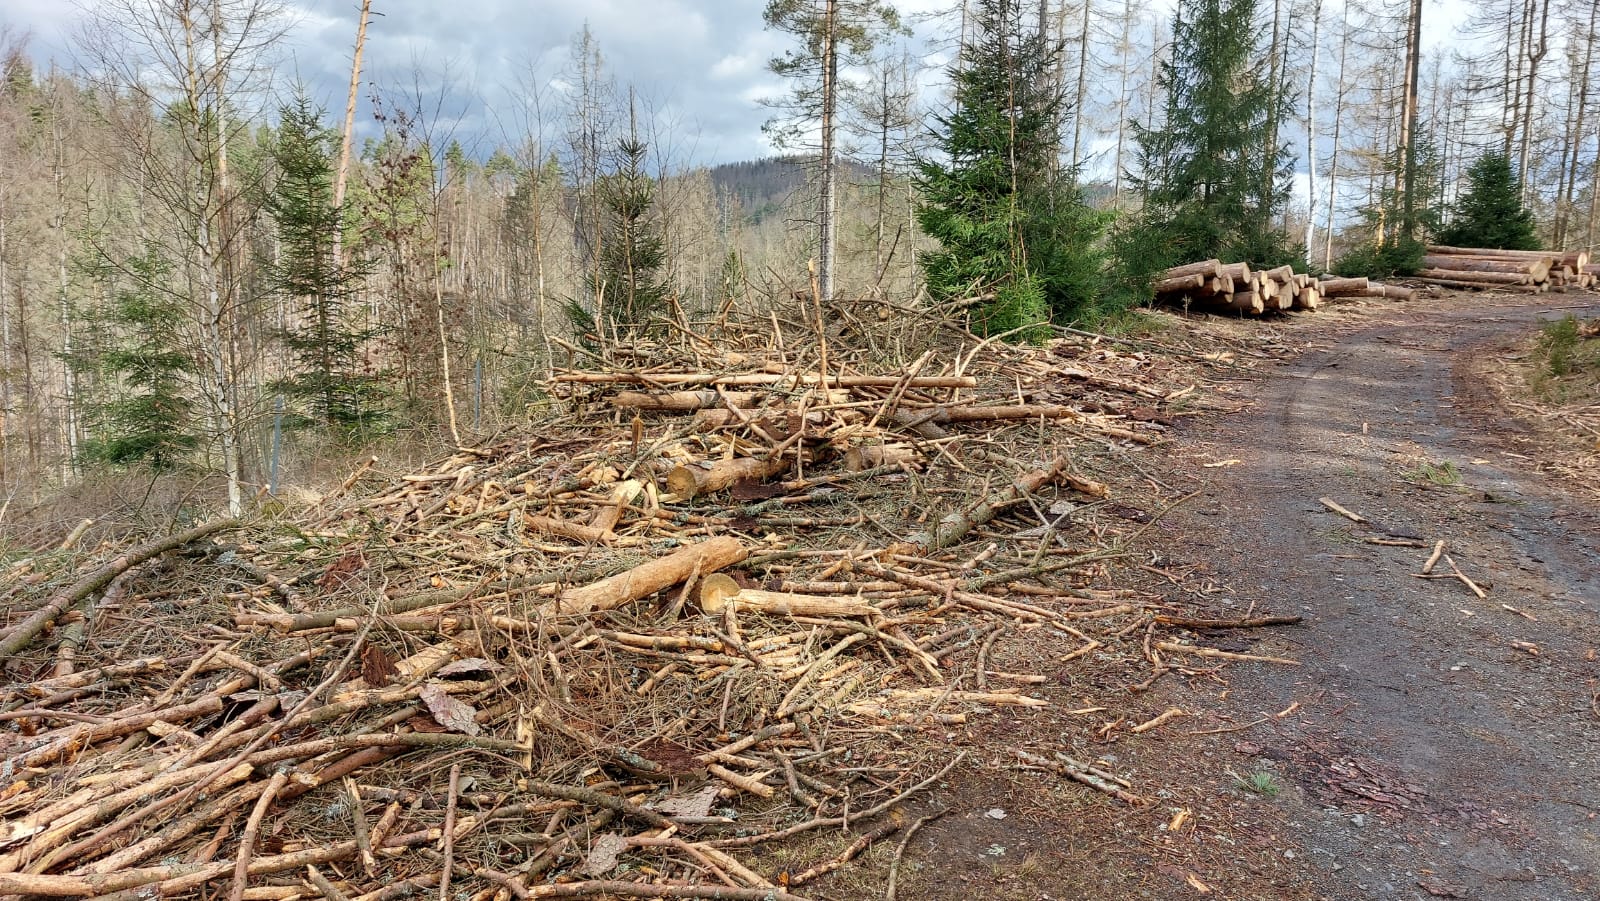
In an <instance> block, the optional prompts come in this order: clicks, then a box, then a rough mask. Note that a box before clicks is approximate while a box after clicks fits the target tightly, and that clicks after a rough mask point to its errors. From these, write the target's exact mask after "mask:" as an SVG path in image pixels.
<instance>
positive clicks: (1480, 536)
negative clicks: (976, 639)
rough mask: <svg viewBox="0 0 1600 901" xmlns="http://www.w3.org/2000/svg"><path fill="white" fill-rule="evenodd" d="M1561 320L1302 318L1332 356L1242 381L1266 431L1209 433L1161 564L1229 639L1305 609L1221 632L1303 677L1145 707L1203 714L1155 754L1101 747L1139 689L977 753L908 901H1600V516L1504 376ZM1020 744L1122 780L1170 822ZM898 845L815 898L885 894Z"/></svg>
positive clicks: (1184, 471)
mask: <svg viewBox="0 0 1600 901" xmlns="http://www.w3.org/2000/svg"><path fill="white" fill-rule="evenodd" d="M1538 300H1539V301H1540V302H1538V303H1532V302H1529V301H1528V300H1527V299H1518V300H1514V301H1513V300H1498V301H1494V300H1486V299H1485V298H1482V297H1470V296H1449V297H1446V298H1443V299H1440V300H1435V301H1429V302H1425V303H1421V304H1417V305H1414V306H1407V307H1405V308H1398V307H1389V308H1387V309H1386V310H1384V311H1382V312H1380V313H1379V314H1378V315H1374V316H1368V317H1366V318H1365V320H1364V321H1363V322H1361V323H1360V324H1359V325H1358V326H1356V327H1351V325H1350V320H1349V319H1348V318H1344V319H1339V320H1337V321H1335V322H1329V323H1327V324H1323V325H1318V324H1317V323H1316V321H1315V320H1316V317H1303V318H1302V319H1298V320H1297V321H1305V322H1308V323H1310V324H1308V325H1306V326H1304V328H1305V329H1306V330H1308V331H1310V334H1311V337H1312V339H1313V340H1316V341H1319V342H1320V344H1319V345H1315V346H1314V347H1313V349H1312V350H1310V351H1308V352H1307V353H1304V354H1302V355H1301V356H1299V357H1298V358H1297V359H1295V360H1294V361H1292V362H1290V363H1288V364H1287V365H1285V366H1283V367H1281V368H1279V369H1278V370H1277V371H1276V372H1274V373H1272V375H1271V377H1269V378H1267V379H1265V380H1263V381H1260V382H1253V383H1249V384H1242V385H1239V386H1237V387H1238V396H1243V397H1249V396H1254V397H1255V399H1256V403H1255V405H1254V406H1253V407H1252V408H1251V409H1250V410H1248V411H1247V412H1244V413H1241V414H1238V415H1234V416H1223V417H1216V416H1208V417H1197V418H1195V419H1192V420H1189V421H1188V422H1189V424H1188V425H1186V426H1185V427H1184V429H1183V431H1182V432H1181V433H1180V435H1179V436H1178V438H1177V440H1175V441H1174V442H1172V444H1171V445H1170V447H1171V450H1169V452H1168V454H1167V457H1166V460H1165V463H1166V469H1165V471H1164V472H1162V473H1159V475H1160V477H1161V478H1162V480H1163V481H1165V482H1166V483H1167V484H1171V485H1174V486H1179V487H1180V488H1181V487H1183V486H1192V488H1193V489H1194V490H1197V491H1198V494H1197V495H1196V496H1195V497H1193V498H1192V499H1191V500H1189V501H1188V502H1187V503H1185V504H1184V505H1182V506H1181V507H1180V508H1178V509H1177V510H1176V511H1174V512H1173V513H1172V514H1171V515H1169V516H1168V517H1167V518H1166V519H1164V520H1163V521H1162V522H1161V523H1160V524H1159V526H1160V533H1159V534H1160V535H1161V536H1162V537H1161V538H1160V539H1158V540H1157V541H1154V542H1152V544H1154V545H1156V548H1155V551H1154V552H1153V553H1152V554H1151V555H1150V556H1149V557H1148V558H1147V559H1146V560H1145V561H1143V562H1144V563H1145V564H1146V568H1145V569H1144V570H1143V571H1144V572H1146V573H1148V574H1151V576H1152V578H1155V579H1157V581H1156V582H1155V583H1154V584H1155V586H1159V587H1160V588H1161V590H1162V591H1163V592H1164V593H1165V594H1166V595H1167V596H1168V597H1171V598H1174V599H1176V598H1180V597H1181V598H1183V599H1185V600H1186V601H1188V602H1190V603H1198V604H1200V605H1201V606H1202V608H1203V609H1209V610H1210V611H1212V612H1213V613H1214V614H1215V615H1216V616H1217V617H1221V618H1229V617H1239V616H1243V615H1246V614H1262V613H1273V614H1298V615H1301V616H1303V617H1304V621H1303V622H1302V623H1301V624H1299V625H1296V626H1291V627H1287V628H1272V629H1253V630H1233V631H1219V632H1210V633H1207V634H1206V635H1205V636H1203V637H1202V638H1201V639H1200V643H1204V644H1207V645H1210V646H1212V647H1216V648H1219V649H1222V650H1228V651H1236V652H1248V653H1252V654H1263V655H1273V656H1281V657H1287V658H1293V659H1294V660H1297V661H1299V663H1300V665H1299V666H1294V667H1290V666H1284V665H1270V664H1259V663H1230V664H1228V665H1226V666H1225V667H1220V668H1213V667H1201V666H1198V665H1197V664H1196V663H1195V662H1194V661H1193V660H1184V661H1182V663H1183V664H1184V665H1185V666H1186V667H1190V673H1189V674H1187V675H1185V674H1181V673H1174V674H1172V675H1169V676H1167V677H1165V678H1163V679H1161V680H1159V681H1158V682H1157V683H1156V684H1155V685H1154V687H1153V688H1151V689H1150V690H1149V691H1148V692H1143V693H1142V696H1143V697H1144V698H1146V699H1147V702H1148V710H1149V713H1150V715H1152V716H1153V715H1154V714H1156V713H1159V712H1161V711H1162V710H1164V709H1167V708H1168V707H1172V706H1176V707H1180V708H1182V709H1183V710H1184V711H1186V713H1187V714H1188V715H1187V716H1185V717H1182V718H1179V719H1177V720H1175V721H1174V722H1172V723H1170V724H1168V725H1165V726H1162V727H1161V728H1159V729H1156V730H1152V731H1150V732H1148V733H1145V734H1143V735H1132V734H1129V733H1128V732H1127V730H1126V728H1122V729H1117V730H1111V731H1110V732H1109V733H1108V735H1109V737H1108V738H1107V739H1105V740H1104V741H1102V740H1099V739H1097V738H1096V735H1097V728H1096V727H1098V726H1100V725H1102V721H1101V720H1099V719H1097V718H1096V717H1095V714H1094V713H1093V712H1083V711H1085V710H1087V708H1092V707H1094V706H1095V703H1094V702H1095V698H1096V696H1097V695H1098V696H1101V697H1110V696H1111V695H1112V693H1121V697H1122V698H1126V697H1127V695H1126V693H1127V692H1129V691H1133V690H1135V689H1137V688H1138V686H1130V685H1125V684H1105V685H1097V684H1070V683H1067V682H1066V681H1063V684H1060V685H1054V686H1049V687H1048V688H1049V691H1047V692H1045V695H1046V696H1048V697H1050V698H1051V700H1052V701H1053V702H1054V706H1053V707H1052V708H1050V709H1049V710H1048V711H1041V712H1038V713H1032V714H1015V715H1011V716H1002V717H995V718H990V719H988V720H987V721H985V722H983V723H982V725H978V726H975V727H973V728H972V729H971V730H970V731H964V732H961V733H956V732H951V733H950V734H949V735H948V736H947V738H948V741H949V744H950V750H951V753H956V752H957V751H962V750H964V751H965V752H966V753H967V754H968V755H969V756H968V760H967V765H966V766H964V767H962V768H960V770H959V772H962V773H964V774H965V775H962V776H960V777H958V778H953V779H952V783H951V784H950V785H949V786H948V787H947V789H946V790H945V791H943V792H941V793H940V795H939V796H937V797H936V798H935V799H934V800H933V802H932V803H933V804H934V805H935V806H939V805H943V806H944V807H945V808H947V811H948V812H947V814H946V815H945V816H943V817H942V818H940V819H938V820H936V821H934V822H932V823H930V824H929V825H927V826H926V827H925V828H923V829H922V830H921V831H920V832H919V833H918V834H917V836H916V837H915V838H914V839H913V840H912V841H911V843H910V844H909V846H908V847H907V849H906V851H905V853H904V859H903V861H902V863H901V872H900V891H899V897H900V898H902V899H962V901H971V899H979V898H982V899H1012V898H1015V899H1124V898H1130V899H1131V898H1159V899H1165V898H1202V897H1205V898H1239V899H1368V898H1376V899H1428V898H1470V899H1493V901H1498V899H1506V901H1566V899H1574V901H1576V899H1594V898H1597V897H1600V779H1597V778H1596V776H1597V774H1600V657H1597V650H1596V648H1597V646H1600V499H1596V498H1595V497H1593V496H1589V495H1585V494H1581V493H1577V492H1576V491H1575V490H1574V489H1572V487H1571V486H1570V485H1567V484H1565V483H1562V482H1559V481H1556V480H1553V479H1552V478H1550V477H1549V476H1547V475H1541V474H1540V472H1539V466H1538V462H1539V461H1538V452H1537V448H1538V446H1539V440H1538V437H1537V436H1536V435H1532V434H1530V433H1528V432H1527V431H1526V430H1525V429H1524V428H1523V427H1522V426H1520V425H1519V424H1518V423H1517V422H1516V421H1514V420H1513V419H1511V418H1510V417H1509V416H1508V415H1507V414H1506V413H1505V412H1503V411H1502V409H1501V408H1500V406H1499V405H1498V401H1497V399H1496V397H1495V395H1494V393H1493V392H1492V391H1491V390H1489V388H1488V387H1487V386H1486V385H1484V384H1483V382H1482V381H1481V378H1480V376H1479V375H1478V373H1479V372H1480V371H1481V370H1480V369H1478V368H1477V364H1479V363H1481V362H1482V361H1483V360H1484V359H1486V358H1488V357H1491V356H1493V355H1503V354H1507V353H1508V352H1509V350H1508V348H1510V347H1511V346H1512V343H1513V342H1515V341H1517V340H1519V339H1522V338H1525V337H1526V336H1527V335H1529V334H1531V333H1532V332H1533V330H1534V328H1535V326H1536V320H1537V319H1539V318H1541V317H1545V318H1548V317H1551V316H1560V315H1565V314H1566V312H1569V311H1575V312H1577V313H1578V314H1579V315H1591V316H1592V315H1596V314H1600V303H1584V302H1580V303H1577V304H1574V300H1578V301H1582V299H1581V298H1578V299H1568V298H1562V299H1555V298H1549V297H1545V298H1539V299H1538ZM1300 337H1301V338H1305V337H1306V335H1305V334H1301V335H1300ZM1207 464H1212V465H1210V466H1207ZM1320 498H1330V499H1333V500H1335V501H1336V502H1337V503H1338V504H1339V505H1342V506H1343V507H1345V508H1347V509H1349V510H1352V511H1356V512H1357V513H1358V514H1360V515H1361V516H1362V517H1364V518H1365V519H1366V520H1367V521H1366V522H1365V523H1356V522H1352V521H1351V520H1349V519H1346V518H1343V517H1341V516H1339V515H1338V514H1336V513H1334V512H1331V511H1330V510H1329V509H1328V508H1327V507H1325V506H1324V505H1323V504H1322V503H1321V502H1320V501H1319V499H1320ZM1374 539H1375V540H1377V541H1382V542H1390V543H1388V544H1380V543H1372V540H1374ZM1437 540H1444V541H1445V542H1446V551H1447V553H1448V554H1449V559H1450V560H1451V561H1453V563H1454V564H1455V565H1456V566H1458V567H1459V568H1460V570H1461V572H1462V573H1463V574H1465V575H1466V576H1468V577H1469V578H1470V579H1471V580H1472V581H1473V582H1474V583H1476V584H1477V585H1478V586H1479V587H1481V588H1482V589H1483V590H1484V591H1485V592H1486V594H1487V598H1486V599H1480V598H1479V597H1477V596H1476V595H1475V594H1474V593H1473V592H1472V590H1471V589H1470V588H1469V587H1468V585H1467V584H1466V583H1465V582H1464V581H1463V580H1460V579H1457V578H1454V577H1453V570H1452V568H1451V565H1450V564H1449V563H1446V562H1444V561H1441V562H1440V563H1439V564H1438V566H1437V568H1436V569H1435V570H1434V572H1435V574H1437V575H1441V576H1445V578H1434V579H1423V578H1418V576H1417V574H1418V573H1420V572H1421V570H1422V568H1423V564H1424V562H1425V561H1426V559H1427V557H1428V556H1429V554H1430V552H1431V551H1432V549H1433V546H1434V543H1435V541H1437ZM1407 545H1412V546H1407ZM1025 651H1026V649H1023V648H1012V649H1009V652H1010V653H1018V654H1020V653H1025ZM995 653H996V658H995V659H996V660H997V667H999V666H1000V665H1001V664H1003V662H1004V655H1005V654H1006V653H1008V649H1007V648H1005V647H1003V646H1002V647H997V648H996V649H995ZM1002 668H1003V667H1002ZM1074 710H1076V711H1078V712H1073V711H1074ZM1197 733H1199V734H1197ZM1018 749H1026V750H1029V751H1031V752H1033V753H1046V754H1047V753H1049V752H1050V751H1052V750H1054V749H1062V750H1067V751H1069V752H1070V753H1072V754H1073V755H1074V756H1076V757H1079V758H1080V759H1089V760H1095V759H1098V760H1099V761H1101V762H1102V763H1103V764H1104V765H1105V766H1107V768H1109V769H1111V770H1113V771H1114V772H1116V773H1118V774H1120V775H1123V776H1125V777H1126V778H1128V779H1129V781H1130V783H1131V784H1132V787H1133V790H1134V791H1135V792H1138V793H1140V794H1142V795H1145V796H1147V797H1149V798H1150V799H1151V801H1152V803H1150V804H1147V805H1144V806H1140V807H1129V806H1126V805H1123V804H1121V803H1119V802H1116V801H1113V800H1112V799H1110V798H1108V797H1107V796H1105V795H1102V794H1099V793H1097V792H1094V791H1091V790H1089V789H1087V788H1085V787H1084V786H1082V785H1080V784H1078V783H1076V782H1072V781H1069V780H1066V779H1063V778H1061V777H1060V776H1057V775H1054V774H1049V773H1045V772H1042V771H1040V770H1036V769H1029V768H1026V767H1024V766H1022V765H1021V764H1020V763H1019V760H1018V757H1017V755H1016V751H1017V750H1018ZM926 812H927V811H926V810H918V811H911V812H910V814H911V815H912V816H918V815H921V814H922V813H926ZM1174 827H1175V828H1174ZM847 838H848V837H834V838H825V839H823V840H822V843H823V845H827V843H829V842H835V843H837V844H839V845H840V846H842V845H843V844H844V843H845V841H847ZM896 844H897V842H895V841H888V842H884V843H882V844H881V845H880V846H879V847H877V848H875V849H874V850H873V851H872V852H871V853H870V854H869V855H868V856H867V857H866V858H865V859H864V862H863V863H862V864H861V865H859V866H856V867H852V868H848V869H847V870H846V871H844V873H842V874H841V875H840V876H838V877H835V878H834V880H833V881H830V882H823V883H819V884H817V885H816V886H814V887H813V886H807V889H808V892H807V894H809V895H810V896H812V897H818V898H858V897H859V898H868V897H873V898H877V897H882V891H883V884H884V881H885V876H886V874H887V871H888V868H889V865H890V861H891V859H892V858H893V857H894V856H895V854H894V848H895V845H896ZM826 851H827V848H826V847H820V846H819V847H818V848H815V849H809V850H808V849H798V850H795V851H793V852H792V853H794V854H796V855H797V856H799V857H804V856H806V855H807V854H808V853H810V854H821V853H826Z"/></svg>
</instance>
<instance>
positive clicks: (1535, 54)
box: [1416, 0, 1550, 200]
mask: <svg viewBox="0 0 1600 901" xmlns="http://www.w3.org/2000/svg"><path fill="white" fill-rule="evenodd" d="M1416 2H1418V3H1420V2H1421V0H1416ZM1535 5H1537V6H1538V16H1539V30H1538V37H1537V39H1535V38H1534V37H1533V35H1532V33H1531V30H1530V35H1529V38H1528V73H1527V89H1526V91H1525V92H1524V97H1523V104H1522V115H1523V118H1524V121H1523V123H1522V142H1521V144H1519V145H1518V148H1517V175H1518V176H1520V177H1521V179H1522V197H1523V200H1527V198H1528V197H1529V196H1530V193H1531V192H1532V190H1533V179H1531V178H1529V177H1528V156H1529V153H1530V152H1531V151H1532V149H1533V126H1534V113H1533V100H1534V87H1535V85H1537V84H1538V82H1539V66H1540V65H1541V64H1542V63H1543V62H1544V58H1545V55H1546V54H1548V53H1549V52H1550V3H1549V0H1542V2H1541V0H1530V3H1529V8H1528V15H1529V17H1530V18H1531V17H1532V16H1533V15H1534V9H1533V7H1534V6H1535Z"/></svg>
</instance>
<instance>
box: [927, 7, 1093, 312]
mask: <svg viewBox="0 0 1600 901" xmlns="http://www.w3.org/2000/svg"><path fill="white" fill-rule="evenodd" d="M1024 15H1025V11H1024V9H1023V5H1022V4H1021V3H1020V2H1019V0H979V2H978V3H977V4H976V7H975V8H974V9H973V11H972V22H971V26H972V27H971V29H970V32H969V37H968V39H967V42H966V43H965V44H964V45H963V47H962V49H961V54H960V57H959V59H960V62H959V64H958V65H956V66H955V67H953V68H952V70H951V80H952V82H953V83H954V85H955V97H954V107H953V109H952V110H951V111H950V112H949V113H946V114H944V115H940V116H936V117H935V129H934V132H935V133H934V135H933V138H934V143H935V145H936V147H937V149H938V151H939V155H938V156H937V157H933V158H926V159H922V160H919V161H918V163H917V171H918V181H919V185H920V187H921V189H922V207H921V208H920V209H919V211H918V215H917V218H918V221H919V223H920V224H921V225H922V228H923V230H924V231H925V232H927V234H928V235H929V236H930V237H932V238H934V239H936V240H937V241H938V242H939V249H938V250H936V251H934V252H932V253H929V254H927V255H925V256H924V257H923V258H922V265H923V270H924V273H925V275H926V279H927V285H928V290H929V293H931V294H932V295H933V297H934V298H935V299H936V300H939V301H952V300H962V299H966V298H972V297H981V298H985V299H984V301H983V302H982V303H981V304H979V305H978V306H977V307H976V308H975V310H974V316H973V327H974V329H975V330H977V331H978V332H979V333H984V334H998V333H1000V332H1007V331H1012V330H1014V329H1018V328H1026V327H1027V326H1030V325H1037V324H1042V323H1044V322H1045V321H1047V320H1049V319H1050V318H1052V317H1054V318H1056V319H1059V320H1062V321H1073V320H1081V319H1085V318H1089V317H1092V316H1093V314H1094V312H1095V308H1094V301H1095V291H1096V287H1097V281H1098V279H1099V277H1100V268H1101V257H1100V253H1099V251H1098V249H1097V247H1096V244H1097V242H1098V240H1099V238H1100V233H1101V231H1102V228H1103V218H1102V217H1101V216H1100V215H1098V214H1096V213H1094V212H1093V211H1091V210H1090V209H1089V208H1088V207H1087V205H1086V204H1085V203H1084V201H1083V197H1082V195H1081V193H1080V192H1079V191H1078V188H1077V186H1076V175H1077V173H1076V172H1073V171H1071V170H1070V169H1066V168H1064V167H1061V166H1060V165H1059V164H1058V160H1059V154H1060V144H1061V142H1060V135H1059V134H1058V133H1057V123H1059V122H1061V121H1062V119H1063V117H1062V116H1061V115H1060V112H1061V108H1062V94H1061V89H1060V87H1059V86H1058V84H1057V83H1056V82H1055V80H1054V79H1053V78H1052V75H1053V72H1054V70H1055V67H1056V57H1057V55H1058V54H1059V53H1060V48H1059V47H1058V46H1056V45H1053V44H1052V43H1051V42H1050V41H1049V40H1048V39H1047V38H1046V37H1045V36H1044V35H1041V34H1039V33H1038V32H1037V31H1030V30H1029V29H1028V28H1027V27H1026V26H1025V25H1024V24H1023V17H1024Z"/></svg>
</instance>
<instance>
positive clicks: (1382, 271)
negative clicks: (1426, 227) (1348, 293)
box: [1333, 238, 1427, 279]
mask: <svg viewBox="0 0 1600 901" xmlns="http://www.w3.org/2000/svg"><path fill="white" fill-rule="evenodd" d="M1426 253H1427V246H1426V245H1424V244H1423V243H1422V242H1421V241H1418V240H1415V239H1407V238H1389V239H1388V240H1386V241H1384V242H1383V243H1382V244H1379V243H1377V242H1376V241H1375V240H1374V239H1371V238H1369V239H1367V240H1366V241H1364V242H1362V243H1361V244H1358V245H1356V246H1355V247H1353V248H1351V249H1350V250H1349V251H1347V252H1346V253H1345V254H1344V255H1343V256H1341V257H1339V259H1337V260H1334V262H1333V271H1334V272H1335V273H1336V274H1338V275H1340V276H1342V277H1344V278H1360V277H1363V276H1365V277H1366V278H1375V279H1385V278H1392V277H1394V276H1395V275H1408V274H1410V273H1412V272H1416V271H1417V270H1418V269H1420V268H1421V267H1422V257H1423V255H1424V254H1426Z"/></svg>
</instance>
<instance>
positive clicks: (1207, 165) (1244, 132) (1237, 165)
mask: <svg viewBox="0 0 1600 901" xmlns="http://www.w3.org/2000/svg"><path fill="white" fill-rule="evenodd" d="M1255 14H1256V0H1181V2H1180V3H1179V5H1178V14H1177V18H1176V19H1175V21H1174V23H1173V36H1172V44H1171V46H1172V53H1171V56H1170V57H1169V58H1168V59H1166V60H1164V61H1163V62H1162V63H1161V68H1160V71H1159V72H1158V73H1157V76H1156V86H1157V88H1159V89H1160V90H1161V91H1162V92H1163V93H1164V94H1165V98H1166V99H1165V119H1164V121H1163V122H1162V123H1161V124H1160V125H1159V126H1156V125H1154V124H1151V123H1143V124H1141V123H1137V122H1136V123H1134V125H1133V129H1134V138H1135V141H1136V142H1137V145H1138V147H1137V150H1136V152H1135V159H1136V160H1137V169H1138V171H1137V173H1136V174H1135V175H1134V176H1133V177H1132V180H1133V183H1134V184H1135V185H1136V186H1137V187H1138V188H1139V189H1140V191H1141V192H1142V193H1143V195H1144V204H1145V208H1144V217H1143V223H1144V225H1143V227H1144V228H1150V229H1155V230H1157V231H1158V232H1159V234H1160V236H1161V239H1160V240H1161V243H1162V244H1163V245H1164V246H1165V247H1166V248H1167V252H1166V253H1165V254H1163V258H1164V260H1165V261H1166V262H1168V263H1172V264H1176V263H1178V262H1186V261H1191V260H1200V259H1206V258H1208V257H1220V258H1223V259H1227V260H1245V261H1248V262H1250V263H1252V264H1256V265H1263V266H1266V265H1271V264H1273V263H1283V262H1289V261H1291V260H1292V259H1293V258H1294V251H1293V249H1292V248H1291V247H1290V245H1289V241H1288V238H1287V237H1286V236H1285V235H1284V234H1283V233H1282V231H1281V230H1280V229H1279V228H1278V227H1277V225H1276V223H1277V222H1278V221H1279V219H1280V214H1281V213H1282V210H1283V208H1284V205H1285V204H1286V203H1287V202H1288V199H1289V190H1290V176H1291V175H1292V173H1293V156H1292V155H1291V154H1290V152H1289V148H1288V146H1287V145H1286V144H1282V143H1278V144H1277V146H1271V147H1270V150H1269V149H1267V148H1269V145H1271V144H1272V143H1273V140H1274V139H1273V131H1274V127H1273V124H1274V122H1277V121H1282V120H1283V119H1285V118H1287V117H1288V115H1289V114H1290V109H1291V107H1290V103H1291V98H1290V97H1289V96H1288V95H1287V94H1286V93H1284V92H1283V91H1282V90H1281V89H1280V88H1279V87H1277V86H1275V85H1273V84H1271V83H1270V80H1269V78H1268V76H1267V73H1266V71H1265V68H1266V65H1267V62H1266V61H1267V60H1268V58H1269V54H1265V53H1262V52H1260V50H1259V49H1258V47H1257V41H1258V35H1259V34H1260V30H1259V29H1258V28H1256V26H1255Z"/></svg>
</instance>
